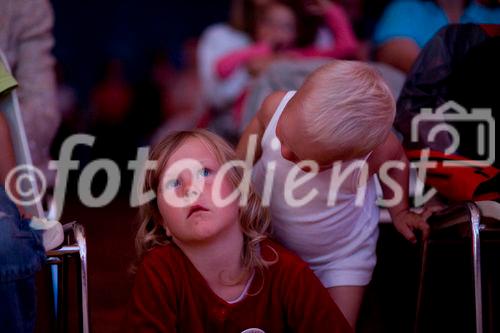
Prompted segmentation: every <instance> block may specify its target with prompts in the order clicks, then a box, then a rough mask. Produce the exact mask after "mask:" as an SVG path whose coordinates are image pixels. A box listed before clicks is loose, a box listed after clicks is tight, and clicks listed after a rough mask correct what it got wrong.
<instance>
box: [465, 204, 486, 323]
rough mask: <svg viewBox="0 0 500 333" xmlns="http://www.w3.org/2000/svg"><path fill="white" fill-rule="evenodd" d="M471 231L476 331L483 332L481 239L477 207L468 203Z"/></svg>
mask: <svg viewBox="0 0 500 333" xmlns="http://www.w3.org/2000/svg"><path fill="white" fill-rule="evenodd" d="M467 207H468V209H469V212H470V220H471V232H472V265H473V270H474V276H473V281H474V303H475V312H476V333H483V294H482V281H481V240H480V236H479V232H480V220H481V215H480V212H479V209H478V208H477V207H476V205H474V204H473V203H468V204H467Z"/></svg>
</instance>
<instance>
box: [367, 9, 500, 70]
mask: <svg viewBox="0 0 500 333" xmlns="http://www.w3.org/2000/svg"><path fill="white" fill-rule="evenodd" d="M450 23H483V24H499V23H500V5H499V2H498V1H497V0H396V1H394V2H392V3H391V4H390V5H389V6H388V7H387V8H386V10H385V12H384V14H383V15H382V18H381V19H380V21H379V23H378V25H377V28H376V31H375V34H374V37H373V38H374V44H375V46H376V58H377V60H378V61H381V62H385V63H387V64H389V65H392V66H394V67H396V68H399V69H401V70H402V71H404V72H406V73H408V72H409V71H410V69H411V66H412V65H413V63H414V62H415V60H416V59H417V57H418V55H419V53H420V50H421V49H422V48H423V47H424V45H425V44H426V43H427V42H428V41H429V40H430V39H431V37H432V36H434V34H435V33H436V32H437V31H438V30H439V29H441V28H442V27H444V26H445V25H448V24H450Z"/></svg>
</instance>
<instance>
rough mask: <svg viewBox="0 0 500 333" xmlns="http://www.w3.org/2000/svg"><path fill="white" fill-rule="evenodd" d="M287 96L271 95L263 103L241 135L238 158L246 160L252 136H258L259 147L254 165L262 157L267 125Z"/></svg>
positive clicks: (282, 94) (280, 93) (282, 93)
mask: <svg viewBox="0 0 500 333" xmlns="http://www.w3.org/2000/svg"><path fill="white" fill-rule="evenodd" d="M284 95H285V93H284V92H274V93H272V94H271V95H269V96H267V97H266V99H264V102H263V103H262V106H261V108H260V110H259V111H258V112H257V114H256V115H255V116H254V117H253V119H252V121H251V122H250V124H248V126H247V127H246V128H245V131H244V132H243V134H242V135H241V138H240V142H239V143H238V146H237V147H236V155H237V156H238V158H240V159H242V160H244V159H245V157H246V154H247V146H248V142H249V140H250V136H251V135H257V147H256V150H255V159H254V163H256V162H257V161H258V160H259V159H260V156H261V155H262V148H261V145H260V144H261V141H262V136H263V135H264V131H265V130H266V127H267V124H268V123H269V121H270V120H271V118H272V116H273V114H274V111H276V108H277V107H278V105H279V103H280V101H281V99H282V98H283V96H284Z"/></svg>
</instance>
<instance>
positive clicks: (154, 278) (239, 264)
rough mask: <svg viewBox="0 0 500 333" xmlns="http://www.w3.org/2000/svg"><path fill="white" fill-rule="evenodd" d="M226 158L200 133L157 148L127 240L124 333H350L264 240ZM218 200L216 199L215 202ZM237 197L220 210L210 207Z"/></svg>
mask: <svg viewBox="0 0 500 333" xmlns="http://www.w3.org/2000/svg"><path fill="white" fill-rule="evenodd" d="M235 159H236V157H235V153H234V150H233V149H232V148H231V147H230V146H229V145H228V144H227V143H226V142H225V141H223V140H222V139H221V138H219V137H218V136H216V135H215V134H212V133H210V132H208V131H206V130H194V131H184V132H179V133H176V134H173V135H171V136H169V137H167V138H166V139H164V140H163V141H162V142H160V143H159V144H158V145H157V146H156V147H155V148H154V149H153V151H152V153H151V155H150V160H153V161H156V163H157V165H156V166H157V167H156V168H155V169H152V170H148V171H147V173H146V177H145V185H144V192H148V191H150V190H152V191H153V192H154V193H155V194H156V198H155V199H154V200H152V201H150V202H149V203H146V204H144V205H143V206H142V208H141V213H142V223H141V226H140V228H139V231H138V234H137V248H138V252H139V255H140V257H141V264H140V266H139V268H138V271H137V276H136V280H135V285H134V288H133V291H132V298H131V302H130V306H129V310H128V314H127V316H126V322H127V325H126V326H125V328H126V330H127V331H131V332H145V331H147V332H153V331H154V332H194V333H195V332H288V331H293V332H306V331H307V332H350V327H349V325H348V324H347V322H346V320H345V318H344V317H343V316H342V314H341V313H340V311H339V310H338V308H337V307H336V305H335V303H334V302H333V301H332V300H331V298H330V297H329V295H328V292H327V291H326V289H324V288H323V287H322V286H321V283H320V282H319V280H318V279H317V278H316V277H315V276H314V274H313V273H312V271H311V270H310V269H309V268H308V267H307V265H306V264H305V263H304V262H302V261H301V260H300V259H299V258H298V257H296V256H295V255H293V254H291V253H290V252H288V251H287V250H285V249H284V248H282V247H281V246H279V245H278V244H276V243H274V242H273V241H271V240H269V239H267V236H266V235H267V229H268V226H269V219H268V217H267V215H266V213H265V212H264V211H263V210H262V208H261V204H260V199H259V197H258V196H257V195H256V194H255V192H254V191H253V189H252V188H250V191H249V193H248V194H247V197H246V198H247V200H246V202H245V203H244V204H243V205H242V204H240V200H239V199H240V196H241V193H239V192H238V191H239V184H240V183H241V181H242V172H241V170H239V169H237V168H230V169H229V171H228V172H227V173H225V174H222V173H221V174H219V170H221V167H222V166H223V164H225V163H227V162H229V161H233V160H235ZM217 191H218V193H216V192H217ZM235 191H237V192H236V193H238V195H237V196H235V198H234V200H230V201H229V203H228V202H227V201H226V202H225V204H224V205H221V202H220V200H217V198H219V197H221V198H227V197H228V196H230V195H231V194H232V193H235Z"/></svg>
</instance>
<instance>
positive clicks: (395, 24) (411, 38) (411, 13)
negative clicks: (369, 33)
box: [373, 1, 421, 73]
mask: <svg viewBox="0 0 500 333" xmlns="http://www.w3.org/2000/svg"><path fill="white" fill-rule="evenodd" d="M420 6H421V4H419V3H412V2H405V1H403V2H397V1H396V2H393V3H391V4H389V6H388V7H387V8H386V10H385V11H384V13H383V15H382V17H381V18H380V21H379V22H378V24H377V27H376V29H375V33H374V36H373V41H374V44H375V45H376V52H375V58H376V60H377V61H379V62H383V63H386V64H389V65H391V66H393V67H395V68H398V69H400V70H402V71H404V72H405V73H408V72H409V71H410V69H411V67H412V65H413V63H414V62H415V60H416V59H417V57H418V55H419V53H420V46H419V45H418V43H417V36H418V34H419V31H420V30H421V26H420V19H419V18H420V17H421V15H420V14H421V7H420Z"/></svg>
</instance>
